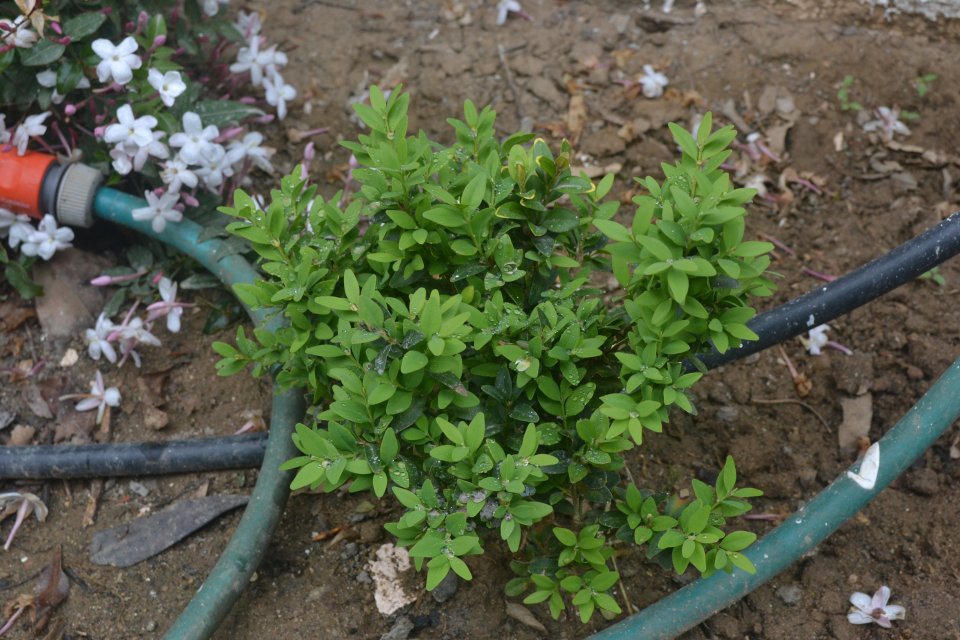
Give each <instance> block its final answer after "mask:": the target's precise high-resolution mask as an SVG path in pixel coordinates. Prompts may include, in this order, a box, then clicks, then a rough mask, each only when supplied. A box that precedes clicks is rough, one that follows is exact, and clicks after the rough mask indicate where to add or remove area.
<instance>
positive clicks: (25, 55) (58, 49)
mask: <svg viewBox="0 0 960 640" xmlns="http://www.w3.org/2000/svg"><path fill="white" fill-rule="evenodd" d="M17 51H19V52H20V62H21V63H22V64H23V66H25V67H45V66H47V65H48V64H51V63H53V62H56V61H57V60H59V59H60V57H61V56H63V52H64V51H66V47H65V46H63V45H62V44H59V43H56V42H53V41H52V40H40V41H39V42H37V43H36V44H35V45H33V46H32V47H30V48H29V49H17Z"/></svg>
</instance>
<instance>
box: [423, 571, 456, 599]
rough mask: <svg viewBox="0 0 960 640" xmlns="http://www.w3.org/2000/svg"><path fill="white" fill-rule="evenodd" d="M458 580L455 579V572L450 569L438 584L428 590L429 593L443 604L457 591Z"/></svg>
mask: <svg viewBox="0 0 960 640" xmlns="http://www.w3.org/2000/svg"><path fill="white" fill-rule="evenodd" d="M459 582H460V581H459V580H457V574H455V573H454V572H453V571H451V572H450V573H448V574H447V575H446V577H444V579H443V580H441V581H440V584H438V585H437V586H436V587H435V588H434V589H433V591H431V592H430V595H432V596H433V599H434V600H436V601H437V602H439V603H441V604H443V603H444V602H446V601H447V600H449V599H450V598H452V597H453V596H454V595H455V594H456V593H457V587H458V586H459Z"/></svg>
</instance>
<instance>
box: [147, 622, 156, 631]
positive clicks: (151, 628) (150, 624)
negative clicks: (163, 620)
mask: <svg viewBox="0 0 960 640" xmlns="http://www.w3.org/2000/svg"><path fill="white" fill-rule="evenodd" d="M156 630H157V623H156V621H154V620H150V621H148V622H147V631H156Z"/></svg>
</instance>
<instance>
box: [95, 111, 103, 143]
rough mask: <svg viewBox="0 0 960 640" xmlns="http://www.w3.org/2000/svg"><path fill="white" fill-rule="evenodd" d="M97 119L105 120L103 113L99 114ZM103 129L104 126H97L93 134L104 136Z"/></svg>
mask: <svg viewBox="0 0 960 640" xmlns="http://www.w3.org/2000/svg"><path fill="white" fill-rule="evenodd" d="M96 120H97V121H98V122H103V115H102V114H101V115H98V116H97V117H96ZM103 130H104V127H97V128H95V129H94V130H93V136H94V137H95V138H102V137H103Z"/></svg>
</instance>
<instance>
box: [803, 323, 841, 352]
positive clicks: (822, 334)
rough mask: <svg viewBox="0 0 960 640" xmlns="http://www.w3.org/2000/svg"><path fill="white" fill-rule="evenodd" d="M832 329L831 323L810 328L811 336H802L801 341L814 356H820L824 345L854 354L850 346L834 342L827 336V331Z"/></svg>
mask: <svg viewBox="0 0 960 640" xmlns="http://www.w3.org/2000/svg"><path fill="white" fill-rule="evenodd" d="M829 329H830V325H828V324H821V325H820V326H818V327H814V328H813V329H810V332H809V337H808V338H804V337H803V336H801V337H800V341H801V342H803V346H804V347H806V349H807V351H809V352H810V355H812V356H819V355H820V354H822V353H823V348H824V347H830V348H831V349H836V350H837V351H839V352H840V353H843V354H845V355H848V356H850V355H853V351H851V350H850V349H849V348H848V347H845V346H844V345H842V344H840V343H839V342H834V341H833V340H830V339H829V338H828V337H827V331H828V330H829Z"/></svg>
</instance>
